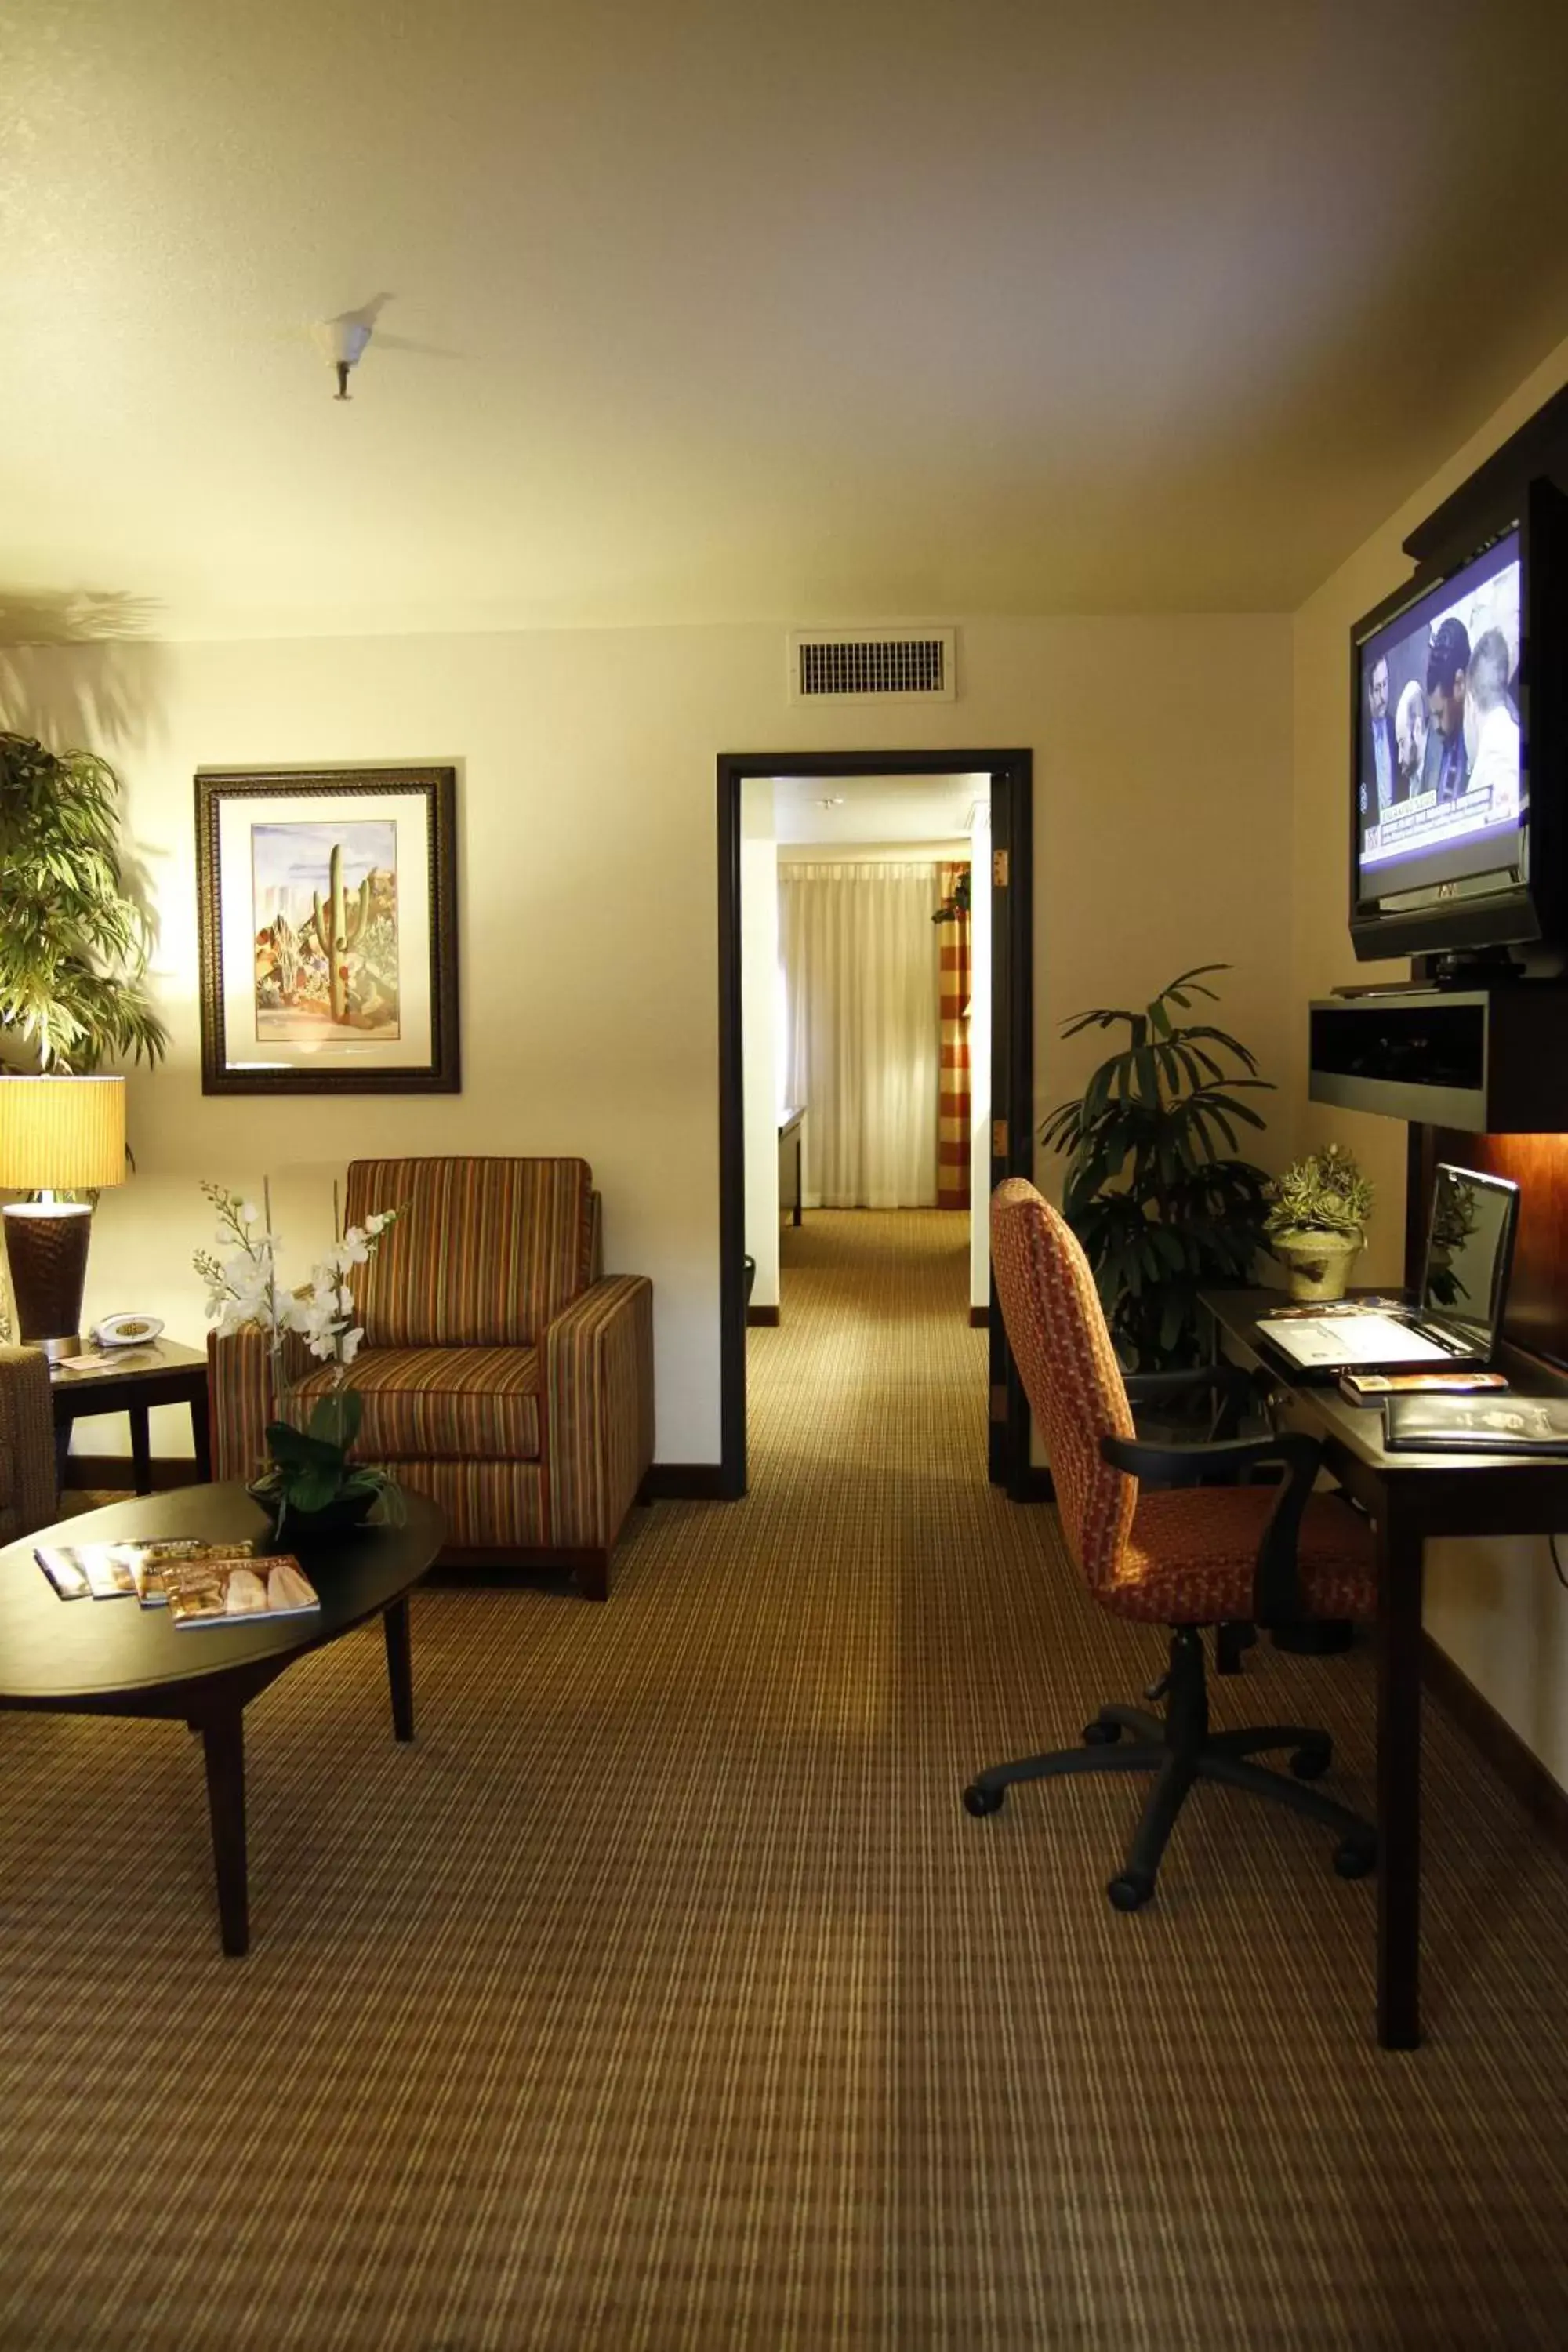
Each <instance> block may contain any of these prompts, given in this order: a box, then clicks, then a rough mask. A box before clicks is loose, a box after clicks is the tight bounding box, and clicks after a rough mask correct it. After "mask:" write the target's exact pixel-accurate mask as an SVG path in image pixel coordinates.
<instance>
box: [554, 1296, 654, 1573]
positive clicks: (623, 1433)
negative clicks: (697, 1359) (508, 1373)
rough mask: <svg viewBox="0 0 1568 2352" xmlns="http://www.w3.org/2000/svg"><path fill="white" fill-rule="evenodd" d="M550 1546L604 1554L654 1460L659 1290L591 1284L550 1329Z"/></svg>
mask: <svg viewBox="0 0 1568 2352" xmlns="http://www.w3.org/2000/svg"><path fill="white" fill-rule="evenodd" d="M544 1392H545V1399H546V1423H545V1427H546V1432H547V1445H548V1463H549V1476H550V1540H551V1542H552V1544H555V1545H559V1546H560V1547H561V1549H563V1550H573V1551H578V1550H581V1551H607V1550H608V1549H609V1548H610V1546H611V1545H612V1544H613V1543H614V1542H615V1540H616V1536H617V1535H618V1534H619V1533H620V1529H621V1522H622V1520H623V1519H624V1518H625V1517H626V1513H627V1511H628V1510H630V1508H631V1506H632V1502H633V1499H634V1497H635V1496H636V1494H637V1488H638V1487H639V1486H641V1484H642V1481H643V1478H644V1475H646V1473H647V1467H648V1465H649V1464H650V1463H651V1462H652V1460H653V1285H652V1283H651V1282H649V1281H648V1279H647V1276H646V1275H640V1274H617V1275H611V1276H609V1277H608V1279H607V1280H605V1281H603V1282H593V1283H590V1284H589V1286H588V1287H587V1289H586V1290H584V1291H582V1292H580V1293H579V1295H578V1296H577V1297H575V1298H574V1300H573V1301H572V1304H571V1306H570V1307H567V1308H565V1310H564V1311H563V1313H562V1314H560V1315H558V1316H557V1317H556V1318H555V1320H554V1321H553V1322H552V1323H551V1324H549V1325H547V1326H546V1328H545V1332H544Z"/></svg>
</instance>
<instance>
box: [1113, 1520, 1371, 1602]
mask: <svg viewBox="0 0 1568 2352" xmlns="http://www.w3.org/2000/svg"><path fill="white" fill-rule="evenodd" d="M1276 1499H1277V1495H1276V1489H1275V1488H1274V1487H1272V1486H1184V1487H1182V1486H1178V1487H1153V1488H1150V1487H1147V1486H1144V1487H1141V1488H1140V1489H1139V1490H1138V1502H1137V1507H1136V1508H1135V1510H1134V1511H1133V1514H1132V1527H1131V1533H1130V1535H1129V1536H1128V1538H1127V1543H1126V1546H1125V1548H1124V1549H1123V1551H1122V1554H1121V1559H1120V1560H1119V1561H1118V1563H1117V1570H1116V1574H1115V1577H1114V1579H1113V1580H1112V1581H1111V1582H1110V1584H1109V1585H1108V1586H1106V1587H1105V1588H1104V1589H1103V1591H1102V1595H1101V1597H1102V1599H1104V1600H1105V1601H1107V1602H1108V1603H1109V1604H1110V1607H1111V1608H1113V1609H1114V1610H1115V1611H1116V1613H1117V1615H1118V1616H1120V1617H1133V1618H1138V1619H1142V1620H1143V1621H1145V1622H1148V1623H1150V1624H1155V1625H1216V1624H1223V1623H1225V1622H1226V1621H1227V1620H1230V1619H1236V1618H1244V1617H1250V1616H1251V1615H1252V1613H1253V1582H1254V1579H1255V1577H1256V1575H1257V1572H1258V1546H1259V1544H1260V1543H1261V1542H1262V1540H1263V1529H1264V1527H1265V1525H1266V1523H1267V1521H1268V1515H1269V1513H1270V1512H1271V1511H1272V1510H1273V1508H1274V1506H1275V1502H1276ZM1296 1575H1297V1582H1298V1588H1299V1590H1300V1595H1301V1599H1302V1601H1303V1603H1304V1605H1305V1607H1306V1609H1307V1610H1308V1612H1310V1615H1312V1616H1314V1617H1353V1618H1368V1617H1370V1616H1372V1614H1373V1611H1374V1608H1375V1606H1376V1594H1377V1585H1376V1571H1375V1565H1374V1561H1373V1545H1372V1534H1371V1530H1370V1529H1369V1528H1368V1526H1367V1524H1366V1521H1365V1520H1364V1519H1363V1518H1361V1517H1359V1516H1358V1515H1357V1513H1356V1512H1354V1511H1352V1509H1351V1508H1350V1507H1349V1505H1348V1504H1345V1503H1342V1502H1340V1501H1338V1500H1337V1499H1336V1498H1335V1497H1334V1496H1332V1495H1313V1496H1311V1497H1310V1500H1309V1501H1308V1504H1307V1507H1306V1511H1305V1514H1304V1515H1303V1517H1302V1521H1301V1532H1300V1539H1299V1541H1298V1543H1297V1547H1296Z"/></svg>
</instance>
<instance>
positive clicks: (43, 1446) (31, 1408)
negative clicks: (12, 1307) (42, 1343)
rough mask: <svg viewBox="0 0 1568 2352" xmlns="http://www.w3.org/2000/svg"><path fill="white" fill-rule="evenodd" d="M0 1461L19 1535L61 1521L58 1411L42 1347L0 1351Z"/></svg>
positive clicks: (2, 1349) (7, 1499) (29, 1533)
mask: <svg viewBox="0 0 1568 2352" xmlns="http://www.w3.org/2000/svg"><path fill="white" fill-rule="evenodd" d="M0 1459H4V1461H5V1464H6V1465H8V1470H9V1479H8V1485H9V1489H10V1491H9V1493H8V1494H5V1497H4V1499H5V1501H6V1502H8V1504H9V1505H10V1507H11V1510H12V1511H13V1513H14V1514H15V1516H16V1529H15V1532H16V1534H17V1535H19V1536H30V1535H31V1534H32V1533H33V1531H34V1529H35V1528H47V1526H48V1524H49V1521H50V1520H51V1519H53V1518H56V1517H58V1512H59V1504H58V1496H57V1495H56V1493H55V1408H54V1404H53V1402H52V1400H51V1398H50V1394H49V1366H48V1359H47V1357H46V1356H45V1354H44V1351H43V1349H41V1348H0Z"/></svg>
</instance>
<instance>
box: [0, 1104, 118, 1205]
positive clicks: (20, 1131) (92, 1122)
mask: <svg viewBox="0 0 1568 2352" xmlns="http://www.w3.org/2000/svg"><path fill="white" fill-rule="evenodd" d="M124 1181H125V1081H124V1079H123V1078H0V1190H5V1191H7V1192H97V1191H98V1190H100V1187H102V1186H103V1185H106V1184H123V1183H124Z"/></svg>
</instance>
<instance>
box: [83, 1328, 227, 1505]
mask: <svg viewBox="0 0 1568 2352" xmlns="http://www.w3.org/2000/svg"><path fill="white" fill-rule="evenodd" d="M93 1352H94V1353H95V1354H96V1353H98V1352H100V1351H99V1350H97V1349H95V1350H94V1351H93ZM102 1352H103V1354H104V1355H105V1357H106V1359H107V1360H106V1361H105V1362H104V1364H103V1365H102V1367H101V1369H100V1370H92V1371H82V1372H71V1371H67V1370H65V1369H64V1367H63V1366H56V1367H55V1368H54V1369H53V1370H51V1372H50V1375H49V1389H50V1391H51V1393H52V1395H53V1398H54V1406H55V1485H56V1487H57V1488H59V1487H63V1486H64V1485H65V1483H66V1464H67V1461H68V1457H69V1454H70V1436H71V1423H72V1422H73V1421H85V1420H86V1419H88V1418H89V1415H91V1414H93V1413H98V1412H123V1413H128V1414H129V1415H130V1419H131V1461H132V1472H133V1475H134V1477H135V1482H136V1492H137V1493H138V1494H139V1495H150V1494H151V1493H152V1491H153V1444H152V1439H151V1436H150V1434H149V1432H148V1427H147V1415H148V1413H149V1412H150V1411H151V1409H152V1407H153V1405H155V1404H188V1405H189V1406H190V1409H191V1437H192V1441H193V1444H194V1445H195V1456H196V1478H197V1480H198V1482H199V1483H202V1484H204V1485H205V1482H206V1481H207V1480H208V1479H209V1478H210V1477H211V1476H212V1462H211V1457H210V1454H209V1450H208V1444H207V1360H206V1351H205V1349H201V1348H185V1347H182V1346H181V1344H180V1342H179V1341H178V1340H177V1339H154V1340H153V1341H152V1342H151V1344H150V1345H149V1346H147V1347H145V1348H121V1349H105V1350H103V1351H102Z"/></svg>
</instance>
